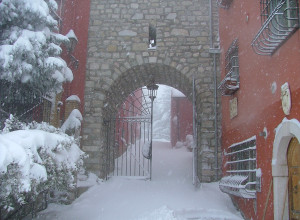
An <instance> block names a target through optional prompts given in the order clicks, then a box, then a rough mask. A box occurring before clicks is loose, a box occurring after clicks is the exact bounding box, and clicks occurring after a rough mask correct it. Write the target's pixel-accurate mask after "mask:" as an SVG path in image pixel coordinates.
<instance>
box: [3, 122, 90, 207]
mask: <svg viewBox="0 0 300 220" xmlns="http://www.w3.org/2000/svg"><path fill="white" fill-rule="evenodd" d="M12 121H14V122H17V120H16V119H15V118H13V117H11V118H10V119H8V120H7V121H6V126H5V128H4V129H3V131H2V132H1V133H0V207H1V209H5V210H7V211H10V210H13V209H14V208H15V207H18V206H19V205H22V204H24V203H27V202H30V201H34V200H35V198H36V197H37V196H38V195H39V194H40V193H41V192H43V191H52V190H59V191H62V190H68V189H72V188H74V186H75V185H74V184H75V181H74V180H75V175H74V174H75V173H76V172H77V171H78V170H79V169H80V168H81V167H82V166H83V157H84V156H85V154H84V153H83V152H82V151H81V150H80V148H79V146H78V145H77V144H76V141H75V139H74V138H73V137H70V136H68V135H66V134H65V133H63V132H62V131H61V130H59V129H56V128H54V127H53V126H50V125H47V124H46V123H42V124H38V123H35V122H34V123H31V124H28V125H26V124H22V123H17V124H18V128H19V129H22V130H16V129H15V127H14V126H12V124H13V123H12ZM20 125H21V126H20ZM11 130H13V131H11Z"/></svg>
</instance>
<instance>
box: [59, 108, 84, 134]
mask: <svg viewBox="0 0 300 220" xmlns="http://www.w3.org/2000/svg"><path fill="white" fill-rule="evenodd" d="M82 119H83V118H82V115H81V113H80V111H79V110H78V109H73V110H72V112H71V113H70V115H69V117H68V118H67V120H66V121H65V122H64V123H63V125H62V126H61V130H62V131H63V132H65V133H66V134H68V135H73V136H74V137H75V138H79V135H80V130H81V121H82Z"/></svg>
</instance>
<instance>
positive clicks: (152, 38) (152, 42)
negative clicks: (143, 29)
mask: <svg viewBox="0 0 300 220" xmlns="http://www.w3.org/2000/svg"><path fill="white" fill-rule="evenodd" d="M148 49H151V50H155V49H156V27H155V26H154V25H153V24H150V25H149V46H148Z"/></svg>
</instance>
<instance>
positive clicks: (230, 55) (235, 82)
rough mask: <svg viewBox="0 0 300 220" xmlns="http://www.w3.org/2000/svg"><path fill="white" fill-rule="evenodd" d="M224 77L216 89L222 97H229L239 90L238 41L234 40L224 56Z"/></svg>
mask: <svg viewBox="0 0 300 220" xmlns="http://www.w3.org/2000/svg"><path fill="white" fill-rule="evenodd" d="M225 65H226V66H225V74H226V76H225V77H224V79H223V80H222V81H221V82H220V84H219V86H218V89H219V90H220V91H221V94H222V95H224V96H230V95H232V94H233V93H235V92H236V91H237V90H238V89H239V88H240V77H239V57H238V41H237V39H235V40H234V41H233V42H232V44H231V46H230V47H229V49H228V51H227V53H226V56H225Z"/></svg>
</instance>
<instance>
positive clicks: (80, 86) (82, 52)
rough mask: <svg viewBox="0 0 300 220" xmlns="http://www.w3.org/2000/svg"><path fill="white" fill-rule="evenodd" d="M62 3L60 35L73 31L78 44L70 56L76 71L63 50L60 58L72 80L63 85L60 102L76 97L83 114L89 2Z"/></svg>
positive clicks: (72, 0) (74, 0) (69, 1)
mask: <svg viewBox="0 0 300 220" xmlns="http://www.w3.org/2000/svg"><path fill="white" fill-rule="evenodd" d="M62 2H63V5H62V25H61V34H63V35H66V34H67V33H68V32H69V30H70V29H73V31H74V32H75V34H76V36H77V38H78V44H77V46H76V48H75V50H74V52H73V53H72V55H73V56H74V57H76V59H77V60H78V61H79V66H78V69H76V68H74V66H72V65H71V59H70V56H69V55H68V54H67V52H66V49H65V48H64V50H63V53H62V58H63V59H64V60H65V61H66V62H67V64H68V66H69V67H70V68H71V70H72V72H73V76H74V79H73V81H72V82H71V83H66V84H65V86H64V93H63V97H62V101H63V102H64V101H65V99H66V98H68V97H69V96H70V95H77V96H78V97H79V98H80V100H81V105H80V111H81V113H82V114H83V111H84V88H85V73H86V59H87V41H88V27H89V14H90V0H85V1H82V0H63V1H62ZM62 112H63V111H62Z"/></svg>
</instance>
